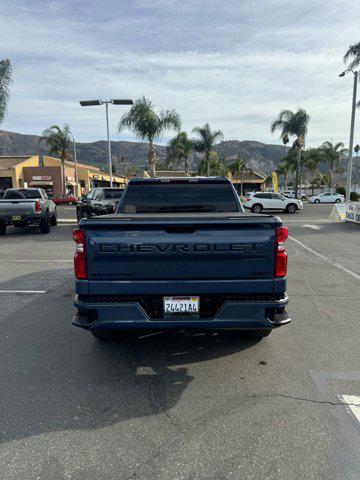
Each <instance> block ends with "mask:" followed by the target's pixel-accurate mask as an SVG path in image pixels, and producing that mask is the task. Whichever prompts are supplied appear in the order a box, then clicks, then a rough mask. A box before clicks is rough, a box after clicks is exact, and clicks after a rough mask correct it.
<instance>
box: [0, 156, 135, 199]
mask: <svg viewBox="0 0 360 480" xmlns="http://www.w3.org/2000/svg"><path fill="white" fill-rule="evenodd" d="M62 172H63V169H62V166H61V160H60V159H58V158H54V157H50V156H46V155H44V156H43V155H31V156H29V155H26V156H0V194H1V192H4V191H5V190H6V189H7V188H23V187H39V188H43V189H44V190H45V191H46V192H47V193H48V195H49V196H50V197H53V196H57V195H61V194H62V185H63V174H62ZM77 178H78V183H77V184H76V172H75V164H74V162H69V161H66V162H65V182H66V193H72V194H75V195H77V196H80V195H82V194H83V193H86V192H88V191H89V190H91V189H92V188H95V187H107V186H109V185H110V175H109V173H108V172H104V171H102V170H100V168H99V167H95V166H92V165H85V164H82V163H77ZM125 185H126V178H125V177H122V176H119V175H113V186H114V187H125Z"/></svg>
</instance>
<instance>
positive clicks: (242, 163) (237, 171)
mask: <svg viewBox="0 0 360 480" xmlns="http://www.w3.org/2000/svg"><path fill="white" fill-rule="evenodd" d="M229 170H230V172H231V174H232V175H235V178H237V176H238V175H239V177H240V196H241V197H242V196H243V194H244V189H243V187H244V186H243V178H244V172H245V170H246V160H245V159H244V158H242V157H240V156H237V158H236V159H235V160H234V161H233V163H232V164H231V165H230V167H229Z"/></svg>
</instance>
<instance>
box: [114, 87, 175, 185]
mask: <svg viewBox="0 0 360 480" xmlns="http://www.w3.org/2000/svg"><path fill="white" fill-rule="evenodd" d="M180 127H181V120H180V116H179V114H178V113H176V111H175V110H173V109H171V110H161V111H160V113H156V112H155V110H154V105H153V103H152V102H151V101H150V100H148V99H147V98H145V96H142V97H141V98H139V99H138V100H136V102H135V103H134V105H133V106H132V107H131V109H130V111H129V112H127V113H125V114H124V115H123V116H122V118H121V120H120V122H119V126H118V132H121V130H122V129H124V128H127V129H129V130H130V131H131V132H132V133H134V134H135V135H136V136H138V137H139V138H141V139H142V140H147V141H148V143H149V152H148V162H149V169H150V176H151V177H155V176H156V161H157V158H156V151H155V147H154V141H155V139H156V138H159V137H161V135H163V133H164V132H165V130H168V129H174V130H180Z"/></svg>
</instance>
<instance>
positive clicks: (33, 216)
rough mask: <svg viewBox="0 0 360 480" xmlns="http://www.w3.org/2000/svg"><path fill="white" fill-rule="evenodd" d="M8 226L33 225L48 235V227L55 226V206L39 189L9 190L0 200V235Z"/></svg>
mask: <svg viewBox="0 0 360 480" xmlns="http://www.w3.org/2000/svg"><path fill="white" fill-rule="evenodd" d="M9 225H13V226H14V227H27V226H30V225H35V226H39V228H40V231H41V233H49V232H50V226H51V225H52V226H55V225H57V211H56V205H55V203H54V202H53V201H51V200H49V198H48V196H47V194H46V192H45V191H44V190H42V189H41V188H9V189H8V190H6V192H5V195H4V197H3V199H2V200H0V235H5V233H6V228H7V227H8V226H9Z"/></svg>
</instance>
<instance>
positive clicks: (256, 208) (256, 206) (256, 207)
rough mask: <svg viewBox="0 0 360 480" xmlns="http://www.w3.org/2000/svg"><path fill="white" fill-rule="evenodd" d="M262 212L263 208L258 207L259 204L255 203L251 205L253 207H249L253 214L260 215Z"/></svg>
mask: <svg viewBox="0 0 360 480" xmlns="http://www.w3.org/2000/svg"><path fill="white" fill-rule="evenodd" d="M262 210H263V207H262V205H260V203H255V205H253V206H252V207H251V211H252V212H253V213H261V212H262Z"/></svg>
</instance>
